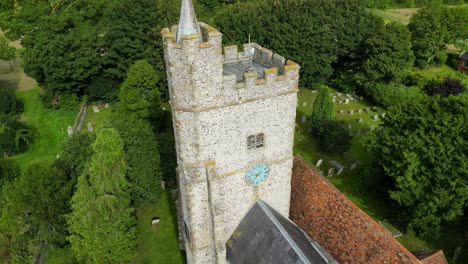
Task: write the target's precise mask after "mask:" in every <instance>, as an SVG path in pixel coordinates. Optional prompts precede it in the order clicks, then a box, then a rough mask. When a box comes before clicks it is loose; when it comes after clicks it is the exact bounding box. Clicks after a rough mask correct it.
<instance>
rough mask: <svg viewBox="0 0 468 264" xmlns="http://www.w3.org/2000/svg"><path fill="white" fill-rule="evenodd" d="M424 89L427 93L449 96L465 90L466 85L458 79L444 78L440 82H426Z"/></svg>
mask: <svg viewBox="0 0 468 264" xmlns="http://www.w3.org/2000/svg"><path fill="white" fill-rule="evenodd" d="M424 90H425V91H426V93H427V94H428V95H431V96H433V95H441V96H444V97H446V96H449V95H460V94H462V93H463V92H465V91H466V87H465V86H464V85H463V83H462V82H461V81H460V80H457V79H451V78H446V79H445V80H444V81H442V82H441V83H440V84H438V85H437V84H436V83H435V82H434V81H433V82H430V83H428V84H427V85H426V86H424Z"/></svg>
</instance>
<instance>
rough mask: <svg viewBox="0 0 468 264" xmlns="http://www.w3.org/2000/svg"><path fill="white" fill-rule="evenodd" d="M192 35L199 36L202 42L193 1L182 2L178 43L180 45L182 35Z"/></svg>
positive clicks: (185, 0) (183, 0)
mask: <svg viewBox="0 0 468 264" xmlns="http://www.w3.org/2000/svg"><path fill="white" fill-rule="evenodd" d="M190 34H198V35H199V36H200V40H201V34H200V27H199V26H198V22H197V16H196V15H195V9H194V8H193V3H192V0H182V7H181V8H180V19H179V27H178V28H177V43H180V41H181V40H180V38H181V37H182V35H190Z"/></svg>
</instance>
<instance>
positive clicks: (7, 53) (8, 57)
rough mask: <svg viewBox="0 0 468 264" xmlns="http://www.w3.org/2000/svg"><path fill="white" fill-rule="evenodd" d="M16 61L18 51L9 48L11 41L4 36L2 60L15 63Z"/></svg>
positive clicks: (1, 43) (1, 45) (0, 37)
mask: <svg viewBox="0 0 468 264" xmlns="http://www.w3.org/2000/svg"><path fill="white" fill-rule="evenodd" d="M15 59H16V49H15V48H14V47H11V46H9V41H8V39H6V38H5V37H3V36H0V60H2V61H9V62H11V61H13V60H15Z"/></svg>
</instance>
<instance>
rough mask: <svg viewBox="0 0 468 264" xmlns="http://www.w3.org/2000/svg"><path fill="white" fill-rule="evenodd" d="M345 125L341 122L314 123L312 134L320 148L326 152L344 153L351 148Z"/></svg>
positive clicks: (324, 121) (325, 121)
mask: <svg viewBox="0 0 468 264" xmlns="http://www.w3.org/2000/svg"><path fill="white" fill-rule="evenodd" d="M346 127H347V124H346V123H345V122H343V121H341V120H320V121H315V122H314V123H313V126H312V133H313V134H314V135H315V136H317V137H318V138H319V141H320V143H319V144H320V148H321V149H322V150H323V151H326V152H336V153H344V152H346V151H348V149H349V148H350V147H351V139H352V137H350V136H349V135H348V129H347V128H346Z"/></svg>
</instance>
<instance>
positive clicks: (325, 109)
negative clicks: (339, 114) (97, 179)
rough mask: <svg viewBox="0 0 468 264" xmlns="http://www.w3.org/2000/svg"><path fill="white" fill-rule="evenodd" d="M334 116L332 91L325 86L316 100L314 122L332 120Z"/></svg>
mask: <svg viewBox="0 0 468 264" xmlns="http://www.w3.org/2000/svg"><path fill="white" fill-rule="evenodd" d="M334 116H335V111H334V107H333V101H332V96H331V94H330V89H329V88H328V87H327V86H325V85H323V86H321V87H320V89H319V91H318V94H317V98H315V102H314V106H313V109H312V120H313V121H314V122H318V121H322V120H325V121H326V120H332V119H333V117H334Z"/></svg>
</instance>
